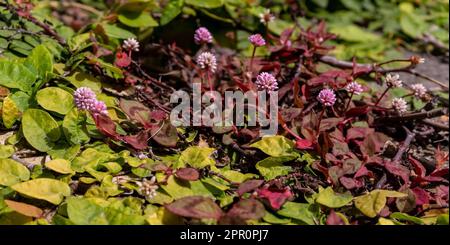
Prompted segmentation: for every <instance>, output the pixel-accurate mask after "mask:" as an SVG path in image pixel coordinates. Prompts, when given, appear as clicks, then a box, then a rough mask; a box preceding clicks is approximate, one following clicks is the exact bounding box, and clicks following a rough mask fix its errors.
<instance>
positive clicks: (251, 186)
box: [236, 179, 264, 196]
mask: <svg viewBox="0 0 450 245" xmlns="http://www.w3.org/2000/svg"><path fill="white" fill-rule="evenodd" d="M263 183H264V180H259V179H251V180H247V181H245V182H244V183H242V184H240V185H239V188H238V189H237V191H236V193H237V194H238V195H239V196H242V195H243V194H244V193H247V192H250V191H253V190H256V189H257V188H258V187H260V186H261V185H262V184H263Z"/></svg>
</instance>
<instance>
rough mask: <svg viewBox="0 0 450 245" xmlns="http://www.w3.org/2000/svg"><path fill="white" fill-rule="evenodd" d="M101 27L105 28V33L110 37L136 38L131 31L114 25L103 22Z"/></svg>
mask: <svg viewBox="0 0 450 245" xmlns="http://www.w3.org/2000/svg"><path fill="white" fill-rule="evenodd" d="M102 26H103V29H105V33H106V35H108V37H110V38H118V39H127V38H136V35H134V34H133V33H132V32H129V31H127V30H125V29H122V28H120V27H118V26H115V25H109V24H103V25H102Z"/></svg>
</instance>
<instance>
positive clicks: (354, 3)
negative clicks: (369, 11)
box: [341, 0, 362, 12]
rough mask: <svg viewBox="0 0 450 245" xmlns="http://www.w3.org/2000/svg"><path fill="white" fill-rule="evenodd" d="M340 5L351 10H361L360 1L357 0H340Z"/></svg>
mask: <svg viewBox="0 0 450 245" xmlns="http://www.w3.org/2000/svg"><path fill="white" fill-rule="evenodd" d="M341 3H342V5H344V6H345V7H346V8H348V9H350V10H353V11H356V12H358V11H361V7H362V6H361V1H359V0H341Z"/></svg>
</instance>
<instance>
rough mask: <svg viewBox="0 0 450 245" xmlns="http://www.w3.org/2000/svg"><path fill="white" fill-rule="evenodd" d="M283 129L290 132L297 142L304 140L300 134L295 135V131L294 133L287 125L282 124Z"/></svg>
mask: <svg viewBox="0 0 450 245" xmlns="http://www.w3.org/2000/svg"><path fill="white" fill-rule="evenodd" d="M281 127H282V128H283V129H284V130H286V132H288V133H289V134H290V135H292V136H294V137H295V138H296V139H297V140H302V138H301V137H300V136H298V134H296V133H294V131H292V130H291V129H290V128H289V127H288V126H287V125H286V123H283V124H281Z"/></svg>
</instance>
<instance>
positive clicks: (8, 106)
mask: <svg viewBox="0 0 450 245" xmlns="http://www.w3.org/2000/svg"><path fill="white" fill-rule="evenodd" d="M0 79H1V78H0ZM1 111H2V119H3V124H4V125H5V128H11V127H12V126H13V125H14V123H15V122H16V121H17V120H18V119H19V118H20V116H21V115H22V113H21V112H20V111H19V108H17V106H16V103H15V102H14V101H13V100H12V99H11V98H10V97H9V96H8V97H6V98H5V99H4V100H3V106H2V110H1Z"/></svg>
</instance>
